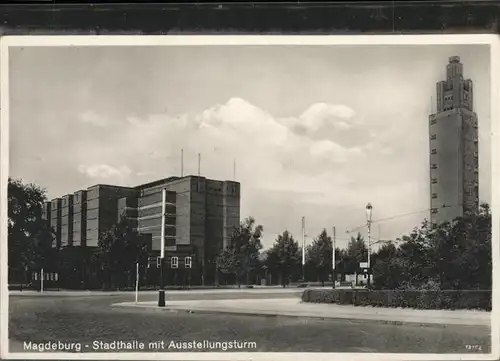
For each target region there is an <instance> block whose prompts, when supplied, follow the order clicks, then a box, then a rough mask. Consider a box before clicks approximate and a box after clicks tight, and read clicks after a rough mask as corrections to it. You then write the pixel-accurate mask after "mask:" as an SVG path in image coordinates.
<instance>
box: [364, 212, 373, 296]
mask: <svg viewBox="0 0 500 361" xmlns="http://www.w3.org/2000/svg"><path fill="white" fill-rule="evenodd" d="M372 208H373V207H372V205H371V204H370V203H368V204H367V205H366V222H367V226H368V262H367V268H368V269H367V271H368V287H370V277H371V263H370V258H371V251H372V249H371V248H372V240H371V228H372Z"/></svg>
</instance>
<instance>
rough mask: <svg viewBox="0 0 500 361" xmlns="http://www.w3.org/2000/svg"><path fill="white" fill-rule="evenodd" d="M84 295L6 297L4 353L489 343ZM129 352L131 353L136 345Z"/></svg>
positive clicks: (426, 349)
mask: <svg viewBox="0 0 500 361" xmlns="http://www.w3.org/2000/svg"><path fill="white" fill-rule="evenodd" d="M302 291H303V290H301V289H287V290H283V289H266V290H244V289H242V290H234V291H227V290H225V291H213V290H212V291H209V290H205V291H170V292H169V291H167V302H168V300H171V301H174V300H175V301H180V300H193V301H199V300H223V299H233V300H234V302H236V303H237V302H238V299H240V300H243V299H263V300H264V299H283V298H299V297H300V295H301V293H302ZM84 294H85V296H82V294H81V293H80V294H78V293H73V294H72V295H71V293H68V294H66V295H64V294H63V292H61V293H57V292H55V293H50V294H49V293H47V294H44V295H43V296H40V295H39V294H34V293H31V294H28V293H24V294H23V295H11V296H10V304H9V314H10V315H9V316H10V317H9V338H10V340H11V341H10V347H11V348H10V351H11V352H22V351H24V342H29V341H31V342H32V343H33V344H35V343H36V344H39V343H46V342H49V341H50V342H56V343H57V342H58V341H60V342H64V343H66V344H70V343H71V342H73V343H81V344H82V345H83V347H82V351H84V352H85V351H92V346H91V345H92V344H93V343H94V342H95V341H97V342H100V341H102V342H103V343H105V344H110V343H112V342H113V341H117V342H118V341H127V342H129V343H132V342H136V343H137V342H143V343H145V344H148V343H150V342H157V341H164V342H165V343H169V342H171V341H172V340H173V341H204V340H207V341H209V342H213V341H232V340H236V341H239V342H243V341H246V342H251V343H254V345H255V346H256V347H254V348H252V349H241V350H234V351H245V352H249V351H261V352H262V351H263V352H383V353H394V352H398V353H488V352H490V347H491V346H490V343H491V342H490V330H489V327H487V326H466V325H426V326H420V325H416V324H402V325H395V324H385V323H380V322H377V321H373V322H371V321H362V322H360V321H356V320H349V319H334V320H321V319H310V318H309V319H308V318H293V317H286V316H285V317H265V316H243V315H241V316H240V315H224V314H202V313H192V314H190V313H186V312H169V311H155V310H146V309H134V308H130V307H113V306H112V304H116V303H120V302H131V301H132V302H133V301H134V294H133V293H123V292H121V293H116V294H114V295H112V293H107V294H99V292H87V293H84ZM156 297H157V293H156V292H146V293H141V295H140V298H139V301H141V302H147V301H155V300H156ZM240 302H241V301H240ZM85 345H86V346H87V347H85ZM104 351H106V350H103V349H102V348H101V349H100V350H99V352H104ZM125 351H127V350H125ZM130 351H133V352H138V350H137V349H135V350H130ZM147 351H152V350H151V349H149V350H147ZM163 351H169V350H163ZM171 351H178V350H175V349H174V350H171ZM213 351H217V352H222V350H213ZM31 352H33V349H32V350H31ZM111 352H112V350H111Z"/></svg>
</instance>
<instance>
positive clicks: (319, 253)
mask: <svg viewBox="0 0 500 361" xmlns="http://www.w3.org/2000/svg"><path fill="white" fill-rule="evenodd" d="M332 248H333V242H332V239H331V237H330V236H328V234H327V232H326V229H323V231H322V232H321V233H320V234H319V236H318V237H317V238H315V239H314V241H313V244H312V245H311V246H310V247H309V249H308V253H309V257H308V259H310V260H311V263H312V264H313V265H314V266H315V267H316V270H317V274H318V276H319V281H320V282H321V284H322V285H323V286H324V285H325V281H326V279H327V278H328V274H329V273H330V272H331V270H332Z"/></svg>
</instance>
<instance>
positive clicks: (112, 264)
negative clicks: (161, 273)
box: [97, 217, 148, 287]
mask: <svg viewBox="0 0 500 361" xmlns="http://www.w3.org/2000/svg"><path fill="white" fill-rule="evenodd" d="M144 240H145V239H144V237H142V236H141V235H140V234H139V233H138V232H137V231H136V229H135V228H134V227H133V224H132V222H131V221H130V220H129V219H128V218H127V217H121V218H120V221H119V222H117V223H116V224H114V225H113V226H112V227H111V229H109V230H107V231H105V232H103V233H102V234H101V235H100V236H99V242H98V250H97V255H98V259H99V261H100V264H101V270H102V272H103V273H104V274H105V276H106V280H107V283H108V285H109V287H112V286H113V285H117V286H118V287H121V286H125V285H128V283H129V282H130V276H131V274H132V273H133V272H134V270H135V264H136V263H137V262H139V263H142V264H144V263H146V262H147V258H148V245H147V243H146V242H145V241H144Z"/></svg>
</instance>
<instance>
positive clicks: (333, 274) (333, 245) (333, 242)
mask: <svg viewBox="0 0 500 361" xmlns="http://www.w3.org/2000/svg"><path fill="white" fill-rule="evenodd" d="M335 236H336V234H335V226H333V238H332V288H333V289H335V243H336V242H335Z"/></svg>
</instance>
